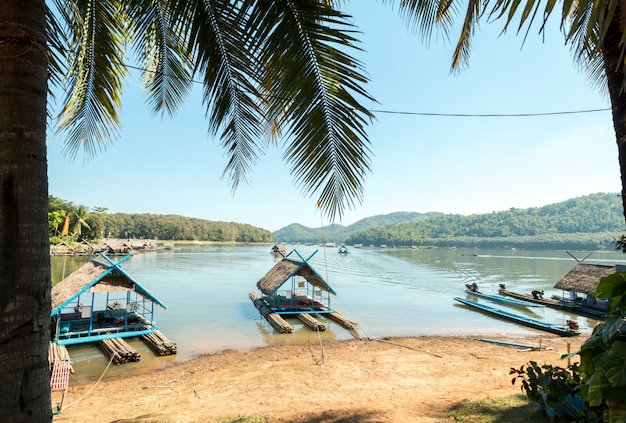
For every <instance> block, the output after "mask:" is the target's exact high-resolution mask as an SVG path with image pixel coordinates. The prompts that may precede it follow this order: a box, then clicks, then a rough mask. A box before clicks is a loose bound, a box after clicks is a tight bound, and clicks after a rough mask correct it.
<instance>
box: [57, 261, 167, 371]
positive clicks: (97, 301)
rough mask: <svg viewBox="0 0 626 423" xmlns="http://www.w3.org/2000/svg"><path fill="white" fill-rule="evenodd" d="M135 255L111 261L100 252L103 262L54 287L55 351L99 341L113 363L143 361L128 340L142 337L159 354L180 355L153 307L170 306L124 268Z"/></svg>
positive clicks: (83, 269) (165, 307)
mask: <svg viewBox="0 0 626 423" xmlns="http://www.w3.org/2000/svg"><path fill="white" fill-rule="evenodd" d="M131 256H132V255H131V254H128V255H127V256H125V257H124V258H122V259H121V260H119V261H118V262H113V261H112V260H111V259H110V258H109V257H107V256H106V255H105V254H103V253H101V254H100V258H101V259H102V260H98V259H92V260H91V261H90V262H88V263H86V264H84V265H83V266H82V267H81V268H80V269H78V270H77V271H76V272H74V273H72V274H71V275H70V276H68V277H67V278H66V279H65V280H63V281H62V282H60V283H58V284H57V285H55V286H54V288H53V289H52V312H51V314H50V319H51V327H52V340H51V343H52V344H53V346H54V349H55V350H57V348H56V346H61V347H64V346H66V345H74V344H82V343H88V342H96V343H98V344H99V347H100V348H101V349H102V350H103V351H105V352H106V354H107V355H109V357H111V359H112V360H113V362H114V363H118V364H119V363H126V362H129V361H137V360H139V354H138V353H137V352H136V351H134V350H133V349H132V348H131V347H130V346H129V345H128V344H127V343H126V342H125V341H124V338H129V337H140V338H141V339H142V340H144V341H145V342H146V343H147V344H148V346H150V347H151V348H152V349H153V350H154V351H155V352H156V353H157V354H159V355H167V354H176V344H174V343H172V342H170V341H169V340H167V338H165V336H164V335H163V334H162V333H160V332H159V330H158V328H157V326H156V324H155V321H154V313H155V306H158V307H161V308H163V309H167V306H166V305H165V304H164V303H163V302H161V301H160V300H159V299H158V298H157V297H156V296H155V295H154V294H152V293H151V292H150V291H148V290H147V289H146V288H145V287H144V286H143V285H141V284H140V283H139V282H137V281H136V280H135V279H134V278H133V277H132V276H130V275H129V274H128V273H127V272H126V271H124V270H123V269H122V268H121V267H120V265H121V264H122V263H123V262H124V261H126V260H127V259H128V258H130V257H131ZM51 348H52V347H51ZM53 359H54V360H55V361H57V360H62V359H63V358H62V357H59V358H57V357H55V358H53Z"/></svg>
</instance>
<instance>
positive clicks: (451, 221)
mask: <svg viewBox="0 0 626 423" xmlns="http://www.w3.org/2000/svg"><path fill="white" fill-rule="evenodd" d="M625 227H626V225H625V222H624V215H623V209H622V204H621V198H620V196H619V194H617V193H599V194H592V195H588V196H584V197H578V198H573V199H570V200H567V201H563V202H561V203H556V204H551V205H547V206H544V207H536V208H528V209H515V208H512V209H510V210H507V211H501V212H493V213H489V214H478V215H471V216H462V215H453V214H441V215H438V216H434V217H430V218H428V219H420V220H415V221H411V222H403V223H400V224H397V225H392V226H385V227H380V228H372V229H367V230H364V231H360V232H356V233H353V234H352V235H351V236H350V237H348V238H346V239H345V242H346V243H349V244H353V243H358V244H365V245H380V244H387V245H397V246H407V245H439V246H453V245H454V246H472V245H475V246H479V245H482V246H493V247H500V246H509V247H513V246H518V247H522V248H575V247H581V248H585V249H590V248H612V245H611V244H612V240H613V239H614V238H616V237H618V236H619V235H620V234H622V233H623V232H624V230H625Z"/></svg>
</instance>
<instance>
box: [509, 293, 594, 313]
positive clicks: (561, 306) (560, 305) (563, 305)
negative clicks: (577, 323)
mask: <svg viewBox="0 0 626 423" xmlns="http://www.w3.org/2000/svg"><path fill="white" fill-rule="evenodd" d="M499 293H500V294H502V295H506V296H509V297H511V298H515V299H517V300H522V301H529V302H531V303H536V304H543V305H545V306H548V307H552V308H556V309H558V310H564V311H569V312H570V313H573V314H578V315H579V316H585V317H591V318H592V319H596V320H605V319H606V313H604V312H602V311H599V310H592V309H589V308H586V307H581V306H579V305H576V304H572V303H570V302H566V301H557V300H553V299H548V298H533V296H532V295H527V294H520V293H517V292H512V291H509V290H506V289H501V290H500V291H499Z"/></svg>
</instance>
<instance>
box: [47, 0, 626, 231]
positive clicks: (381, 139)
mask: <svg viewBox="0 0 626 423" xmlns="http://www.w3.org/2000/svg"><path fill="white" fill-rule="evenodd" d="M344 11H345V12H346V13H348V14H350V15H352V16H353V17H354V21H353V23H354V24H355V25H356V26H357V27H358V28H359V30H360V31H362V34H359V39H360V40H361V44H360V47H361V48H362V49H363V52H361V53H359V54H358V55H357V57H358V58H359V59H360V60H362V61H363V62H364V63H365V66H366V69H367V73H368V75H369V77H370V79H371V82H370V83H369V84H368V85H367V90H368V92H369V93H370V94H371V95H372V96H373V97H374V98H375V99H376V100H377V102H376V103H374V102H369V101H366V102H363V105H364V106H365V107H367V108H369V109H370V110H373V111H374V114H375V115H376V119H375V120H374V121H373V122H372V124H371V125H370V126H369V127H368V128H367V133H368V136H369V139H370V142H371V150H372V157H371V173H369V174H368V175H367V178H366V181H365V191H364V198H363V202H362V203H361V204H359V203H356V204H355V206H354V207H353V209H351V210H348V211H347V212H346V213H345V214H344V215H343V216H341V217H340V218H337V219H336V220H335V222H329V221H327V220H326V219H325V218H323V217H322V216H321V214H320V212H319V211H318V209H317V207H316V199H315V198H309V197H306V196H305V195H304V194H302V192H301V190H300V189H299V188H298V187H297V186H296V185H295V184H294V180H293V178H292V177H291V175H290V173H289V167H290V166H289V164H287V163H285V162H283V160H282V159H281V155H282V151H281V150H280V149H271V150H269V151H268V152H267V154H266V155H264V156H263V157H262V158H261V159H260V160H259V162H258V165H257V167H256V169H255V170H254V172H253V173H252V175H251V177H250V181H249V183H248V184H242V185H240V186H239V187H238V189H237V190H236V191H235V193H234V194H233V192H232V190H231V187H230V185H229V183H228V180H227V178H224V179H222V178H221V176H222V173H223V170H224V168H225V166H226V162H227V159H226V157H225V155H224V151H223V150H222V147H221V146H220V144H219V138H217V137H212V136H211V135H210V134H209V132H208V130H207V120H206V119H205V109H204V107H203V106H202V102H201V91H202V88H201V86H198V87H197V88H196V89H195V90H194V93H193V95H192V96H191V98H190V100H189V101H188V102H187V103H186V105H185V107H184V108H183V109H181V110H180V111H179V112H178V113H177V114H176V116H175V117H174V118H169V117H161V116H157V117H154V116H153V115H152V114H151V113H150V112H149V109H148V106H147V105H146V104H145V101H144V98H143V94H142V92H141V90H140V87H139V84H138V82H137V80H136V79H130V80H129V82H128V86H127V91H126V93H125V95H124V98H123V111H122V115H121V119H122V129H121V132H120V134H119V137H118V138H117V139H115V140H114V141H113V142H112V144H111V145H109V146H108V147H107V149H106V151H102V152H100V153H99V154H98V155H97V157H95V158H93V159H89V160H85V159H84V157H83V155H82V154H81V153H79V155H78V156H77V158H76V159H74V160H71V159H70V158H69V157H65V156H64V155H63V142H64V139H63V134H49V135H48V173H49V193H50V195H53V196H55V197H58V198H61V199H63V200H66V201H71V202H73V203H74V204H76V205H84V206H87V207H89V208H93V207H104V208H106V209H107V212H108V213H152V214H178V215H183V216H188V217H196V218H201V219H208V220H213V221H225V222H238V223H248V224H251V225H254V226H258V227H261V228H264V229H268V230H270V231H276V230H278V229H280V228H282V227H285V226H287V225H289V224H291V223H300V224H303V225H305V226H309V227H320V226H325V225H329V224H331V223H341V224H343V225H349V224H352V223H354V222H356V221H358V220H360V219H363V218H366V217H371V216H375V215H380V214H387V213H392V212H399V211H405V212H420V213H426V212H443V213H453V214H463V215H470V214H478V213H490V212H494V211H502V210H508V209H510V208H513V207H514V208H528V207H540V206H544V205H547V204H553V203H557V202H560V201H564V200H566V199H569V198H575V197H580V196H584V195H588V194H592V193H597V192H619V191H621V184H620V177H619V164H618V156H617V146H616V142H615V134H614V132H613V124H612V117H611V114H610V111H609V110H608V109H609V108H610V102H609V100H608V96H607V95H606V94H605V93H603V92H602V91H601V90H600V89H598V88H597V87H596V86H594V85H593V84H592V83H591V82H589V81H588V79H587V78H586V76H585V75H584V74H583V73H582V72H581V71H580V70H579V69H578V68H577V66H576V65H575V64H574V61H573V59H572V53H571V51H570V48H569V47H568V46H565V45H564V41H563V37H562V35H560V34H559V32H558V23H557V22H556V21H555V22H552V25H551V27H550V28H551V29H550V31H549V32H548V34H547V35H546V36H545V37H542V36H541V35H537V33H536V31H535V32H532V33H530V34H529V36H528V38H527V39H526V41H525V42H523V37H522V36H516V35H515V34H514V33H506V34H504V35H500V29H501V24H499V23H493V24H487V23H483V24H481V26H480V27H479V28H478V29H477V31H476V34H475V38H474V41H473V44H472V50H471V58H470V64H469V68H468V69H466V70H464V71H462V72H460V73H458V74H456V73H455V74H451V73H450V63H451V58H452V53H453V49H454V46H453V43H451V42H446V40H445V39H443V37H440V36H434V37H433V38H432V39H431V40H430V42H429V43H428V45H425V43H424V42H423V41H422V40H421V38H419V37H418V36H416V35H415V34H413V33H412V32H411V31H410V30H409V29H407V27H406V26H405V25H404V23H403V21H402V20H401V19H400V18H399V17H398V13H397V12H394V11H393V10H392V9H391V8H390V7H389V6H384V7H383V6H381V5H379V3H377V2H374V1H362V0H359V1H352V2H349V3H348V5H347V6H346V7H345V8H344ZM455 36H456V34H455ZM452 38H454V37H452ZM597 109H602V110H604V111H600V112H590V113H572V114H563V115H547V116H534V117H502V116H499V117H486V116H480V117H476V116H474V117H458V116H457V117H446V116H425V115H417V114H416V113H430V114H465V115H467V114H473V115H494V114H498V115H503V114H508V115H510V114H527V113H554V112H570V111H583V110H597ZM407 112H408V114H407Z"/></svg>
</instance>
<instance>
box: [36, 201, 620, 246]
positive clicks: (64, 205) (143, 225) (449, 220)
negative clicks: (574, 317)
mask: <svg viewBox="0 0 626 423" xmlns="http://www.w3.org/2000/svg"><path fill="white" fill-rule="evenodd" d="M67 216H69V220H70V224H69V228H68V229H69V230H68V235H67V236H68V237H69V239H70V240H74V241H79V240H82V239H86V240H89V241H92V240H97V239H101V238H143V239H158V240H189V241H213V242H244V243H246V242H260V243H270V242H273V241H277V242H283V241H285V242H292V243H295V242H301V243H302V242H313V243H321V242H328V241H331V242H337V243H340V242H345V243H346V244H348V245H352V244H364V245H376V246H378V245H381V244H385V245H388V246H390V247H391V246H397V247H408V246H424V247H428V246H440V247H484V248H487V247H492V248H501V247H504V248H520V249H578V250H597V249H599V250H607V249H608V250H610V249H614V248H615V240H616V239H617V238H619V237H620V236H621V235H623V234H624V232H625V228H626V225H625V221H624V216H623V212H622V204H621V198H620V196H619V194H617V193H598V194H591V195H587V196H583V197H578V198H573V199H569V200H567V201H563V202H560V203H555V204H551V205H547V206H543V207H535V208H527V209H517V208H512V209H509V210H506V211H500V212H493V213H487V214H476V215H470V216H463V215H458V214H443V213H438V212H432V213H412V212H396V213H390V214H386V215H379V216H373V217H368V218H366V219H362V220H359V221H358V222H356V223H354V224H352V225H349V226H343V225H339V224H333V225H330V226H327V227H324V228H308V227H306V226H303V225H300V224H297V223H293V224H291V225H288V226H286V227H284V228H282V229H280V230H278V231H276V232H274V233H271V232H269V231H268V230H265V229H262V228H257V227H254V226H252V225H249V224H244V223H234V222H228V223H227V222H214V221H210V220H203V219H196V218H190V217H184V216H179V215H157V214H148V213H142V214H124V213H114V214H109V213H107V212H106V209H104V208H89V207H86V206H83V205H78V206H77V205H75V204H73V203H71V202H68V201H64V200H61V199H59V198H56V197H53V196H50V197H49V212H48V229H49V235H50V241H51V242H52V243H58V242H60V241H61V240H65V239H66V237H65V236H62V232H63V224H64V222H65V219H66V217H67Z"/></svg>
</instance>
